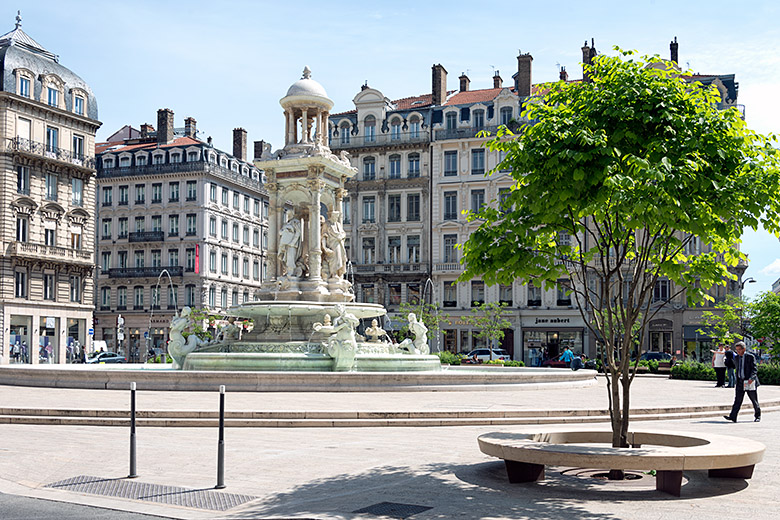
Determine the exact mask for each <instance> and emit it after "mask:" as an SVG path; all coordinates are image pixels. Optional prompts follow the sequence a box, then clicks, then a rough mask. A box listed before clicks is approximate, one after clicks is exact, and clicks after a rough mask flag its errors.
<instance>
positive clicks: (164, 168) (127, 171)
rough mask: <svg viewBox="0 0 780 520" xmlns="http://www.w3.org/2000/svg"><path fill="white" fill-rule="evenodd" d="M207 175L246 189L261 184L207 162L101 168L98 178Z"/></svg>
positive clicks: (258, 181)
mask: <svg viewBox="0 0 780 520" xmlns="http://www.w3.org/2000/svg"><path fill="white" fill-rule="evenodd" d="M179 172H185V173H189V172H192V173H209V174H212V175H214V176H216V177H219V178H221V179H224V180H227V181H230V182H235V183H236V184H240V185H242V186H245V187H247V188H252V189H257V190H259V189H260V188H261V187H262V185H263V184H262V182H261V181H260V180H259V179H253V178H251V177H248V176H246V175H241V174H240V173H237V172H234V171H233V170H229V169H227V168H223V167H221V166H219V165H218V164H214V163H210V162H207V161H187V162H180V163H169V164H147V165H144V166H127V167H119V168H101V169H100V171H99V172H98V177H100V178H109V177H132V176H137V175H155V174H160V173H179Z"/></svg>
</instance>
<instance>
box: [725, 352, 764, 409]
mask: <svg viewBox="0 0 780 520" xmlns="http://www.w3.org/2000/svg"><path fill="white" fill-rule="evenodd" d="M734 348H735V349H736V350H737V357H736V359H735V361H736V365H737V386H736V388H735V394H734V406H732V407H731V413H730V414H729V415H724V416H723V418H724V419H726V420H727V421H731V422H737V415H739V409H740V408H742V400H743V399H744V398H745V392H747V395H748V397H749V398H750V402H752V403H753V410H754V412H755V419H754V420H755V422H759V421H760V420H761V407H760V406H759V405H758V385H759V383H758V366H757V365H756V357H755V356H754V355H753V353H752V352H746V351H745V344H744V343H743V342H741V341H740V342H738V343H737V344H736V345H734Z"/></svg>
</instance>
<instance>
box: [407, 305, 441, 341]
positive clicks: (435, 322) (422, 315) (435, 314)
mask: <svg viewBox="0 0 780 520" xmlns="http://www.w3.org/2000/svg"><path fill="white" fill-rule="evenodd" d="M398 312H400V313H401V316H402V317H403V318H406V316H408V315H409V313H410V312H413V313H414V314H415V315H416V316H417V319H418V320H420V321H422V322H423V323H424V324H425V326H426V327H428V341H433V339H434V338H436V335H437V334H438V333H439V331H440V330H441V326H442V325H449V323H450V315H449V314H447V313H446V312H444V311H442V310H441V307H439V304H438V303H409V302H402V303H401V306H400V307H399V309H398ZM410 337H412V334H411V332H410V331H409V325H408V324H405V325H404V326H403V327H401V328H400V329H399V330H398V337H396V341H398V342H399V343H400V342H401V341H402V340H404V339H405V338H410Z"/></svg>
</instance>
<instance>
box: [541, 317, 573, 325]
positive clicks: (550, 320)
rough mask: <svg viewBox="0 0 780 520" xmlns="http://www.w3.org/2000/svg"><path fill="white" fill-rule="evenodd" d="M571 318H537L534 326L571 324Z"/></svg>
mask: <svg viewBox="0 0 780 520" xmlns="http://www.w3.org/2000/svg"><path fill="white" fill-rule="evenodd" d="M569 322H570V320H569V318H536V321H534V324H537V323H569Z"/></svg>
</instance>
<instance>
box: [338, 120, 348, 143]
mask: <svg viewBox="0 0 780 520" xmlns="http://www.w3.org/2000/svg"><path fill="white" fill-rule="evenodd" d="M339 139H340V141H341V144H349V123H341V126H340V127H339Z"/></svg>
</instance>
